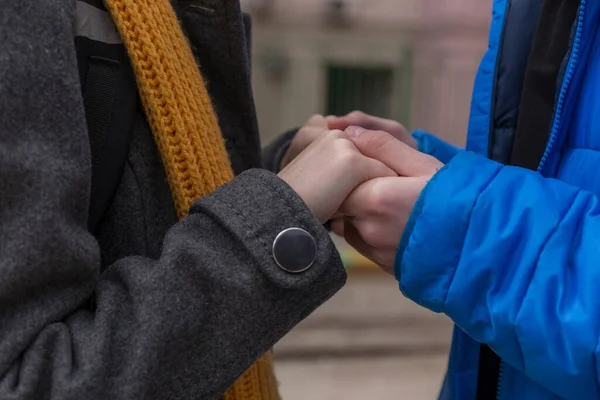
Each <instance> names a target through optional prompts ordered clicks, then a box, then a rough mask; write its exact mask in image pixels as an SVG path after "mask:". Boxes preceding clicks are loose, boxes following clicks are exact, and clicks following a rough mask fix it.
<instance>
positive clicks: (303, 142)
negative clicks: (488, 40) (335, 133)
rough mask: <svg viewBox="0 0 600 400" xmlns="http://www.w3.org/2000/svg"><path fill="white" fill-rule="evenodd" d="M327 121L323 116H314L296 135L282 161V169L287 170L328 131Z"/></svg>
mask: <svg viewBox="0 0 600 400" xmlns="http://www.w3.org/2000/svg"><path fill="white" fill-rule="evenodd" d="M328 129H329V128H328V127H327V120H326V119H325V117H323V116H322V115H313V116H312V117H310V118H309V120H308V121H306V123H305V124H304V126H303V127H302V128H300V130H299V131H298V132H297V133H296V135H295V136H294V139H293V140H292V143H290V147H289V148H288V150H287V152H286V153H285V155H284V156H283V159H282V160H281V169H283V168H285V167H286V166H287V165H288V164H289V163H290V162H292V160H293V159H295V158H296V157H297V156H298V154H300V153H302V152H303V151H304V149H306V148H307V147H308V146H309V145H310V144H311V143H312V142H314V141H315V140H316V139H317V138H318V137H320V136H321V135H322V134H323V132H324V131H326V130H328Z"/></svg>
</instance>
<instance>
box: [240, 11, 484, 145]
mask: <svg viewBox="0 0 600 400" xmlns="http://www.w3.org/2000/svg"><path fill="white" fill-rule="evenodd" d="M242 6H243V7H244V9H245V10H246V11H248V12H250V13H251V14H252V15H253V25H254V26H253V35H254V37H253V83H254V91H255V99H256V103H257V111H258V115H259V119H260V128H261V131H262V135H263V140H264V143H267V142H269V141H270V140H271V139H273V138H274V137H275V136H276V135H278V134H279V133H281V132H283V131H284V130H286V129H289V128H290V127H292V126H296V125H300V124H302V123H303V122H304V121H305V120H306V119H307V118H308V116H310V115H311V114H314V113H322V114H342V113H345V112H349V111H352V110H354V109H362V110H364V111H368V112H372V113H374V114H377V115H380V116H384V117H390V118H394V119H397V120H399V121H401V122H402V123H403V124H404V125H405V126H407V127H409V128H411V129H417V128H418V129H424V130H428V131H431V132H435V133H436V134H438V135H439V136H442V137H444V138H446V139H448V140H450V141H452V142H454V143H456V144H463V142H464V138H465V130H466V125H467V120H468V114H469V103H470V94H471V89H472V86H473V77H474V75H475V72H476V69H477V66H478V63H479V61H480V59H481V56H482V55H483V52H484V51H485V48H486V40H487V31H488V23H489V18H490V14H491V11H490V10H491V1H490V0H242Z"/></svg>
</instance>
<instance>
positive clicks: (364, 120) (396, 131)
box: [326, 111, 418, 149]
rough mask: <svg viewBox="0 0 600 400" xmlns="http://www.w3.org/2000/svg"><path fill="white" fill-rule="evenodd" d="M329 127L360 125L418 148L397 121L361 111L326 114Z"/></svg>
mask: <svg viewBox="0 0 600 400" xmlns="http://www.w3.org/2000/svg"><path fill="white" fill-rule="evenodd" d="M326 120H327V123H328V125H329V129H342V130H345V129H346V128H348V127H350V126H360V127H362V128H365V129H370V130H374V131H384V132H388V133H389V134H390V135H392V136H393V137H395V138H396V139H398V140H401V141H403V142H404V143H406V144H408V145H409V146H411V147H412V148H415V149H416V148H418V145H417V141H416V140H415V139H414V138H413V137H412V136H411V135H410V134H409V133H408V131H407V130H406V128H405V127H404V126H402V124H400V123H399V122H397V121H394V120H391V119H385V118H379V117H375V116H373V115H369V114H365V113H363V112H361V111H353V112H351V113H349V114H347V115H344V116H343V117H336V116H331V115H330V116H327V117H326Z"/></svg>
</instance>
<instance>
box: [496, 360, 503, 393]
mask: <svg viewBox="0 0 600 400" xmlns="http://www.w3.org/2000/svg"><path fill="white" fill-rule="evenodd" d="M503 374H504V361H500V371H499V372H498V391H497V392H496V400H500V393H502V375H503Z"/></svg>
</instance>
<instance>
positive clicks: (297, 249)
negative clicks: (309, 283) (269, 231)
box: [273, 228, 317, 274]
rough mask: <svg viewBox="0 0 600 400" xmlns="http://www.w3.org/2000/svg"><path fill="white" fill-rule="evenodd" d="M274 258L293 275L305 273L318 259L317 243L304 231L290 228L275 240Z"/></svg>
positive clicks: (283, 268) (280, 266)
mask: <svg viewBox="0 0 600 400" xmlns="http://www.w3.org/2000/svg"><path fill="white" fill-rule="evenodd" d="M273 258H274V259H275V262H276V263H277V265H279V268H281V269H282V270H284V271H287V272H290V273H293V274H297V273H300V272H304V271H306V270H307V269H309V268H310V267H311V266H312V265H313V264H314V262H315V259H316V258H317V243H316V242H315V239H314V238H313V236H312V235H311V234H310V233H308V232H307V231H305V230H304V229H301V228H288V229H286V230H284V231H281V232H280V233H279V235H277V237H276V238H275V241H274V242H273Z"/></svg>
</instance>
